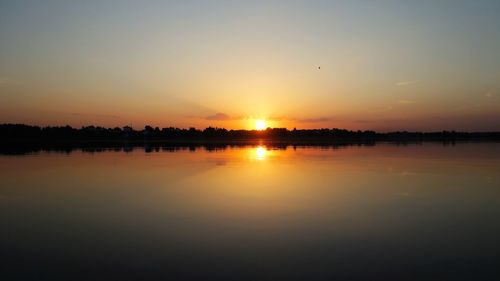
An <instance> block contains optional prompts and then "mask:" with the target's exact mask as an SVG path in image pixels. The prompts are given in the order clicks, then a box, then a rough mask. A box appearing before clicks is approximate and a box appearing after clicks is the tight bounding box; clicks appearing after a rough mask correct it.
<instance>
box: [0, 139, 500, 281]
mask: <svg viewBox="0 0 500 281" xmlns="http://www.w3.org/2000/svg"><path fill="white" fill-rule="evenodd" d="M0 179H1V182H0V223H1V231H0V259H1V260H0V261H1V265H0V266H1V271H0V279H1V280H500V144H498V143H497V144H495V143H483V144H473V143H468V144H457V145H454V146H442V145H439V144H424V145H408V146H395V145H389V144H381V145H376V146H373V147H357V146H354V147H344V148H337V149H333V148H314V147H309V148H296V149H294V148H293V147H288V148H286V149H273V148H271V147H265V146H260V147H255V146H254V147H244V148H241V147H240V148H228V149H224V150H216V151H207V150H204V149H197V150H195V151H190V150H189V149H186V150H177V151H174V152H172V151H162V150H160V151H158V152H155V151H152V152H150V153H147V152H146V151H144V150H143V149H135V150H133V151H132V152H128V153H126V152H123V151H120V152H113V151H105V152H99V153H88V152H82V151H73V152H71V153H69V154H66V153H57V152H52V153H50V152H41V153H36V154H29V155H20V156H7V155H4V156H0Z"/></svg>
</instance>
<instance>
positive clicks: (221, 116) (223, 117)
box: [205, 112, 231, 120]
mask: <svg viewBox="0 0 500 281" xmlns="http://www.w3.org/2000/svg"><path fill="white" fill-rule="evenodd" d="M205 119H206V120H230V119H231V116H229V115H227V114H224V113H221V112H217V113H215V114H214V115H210V116H207V117H205Z"/></svg>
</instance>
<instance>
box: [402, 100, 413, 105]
mask: <svg viewBox="0 0 500 281" xmlns="http://www.w3.org/2000/svg"><path fill="white" fill-rule="evenodd" d="M398 103H399V104H414V103H417V102H416V101H414V100H398Z"/></svg>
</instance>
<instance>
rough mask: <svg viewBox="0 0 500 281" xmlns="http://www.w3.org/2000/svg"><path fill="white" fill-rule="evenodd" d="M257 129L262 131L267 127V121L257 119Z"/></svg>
mask: <svg viewBox="0 0 500 281" xmlns="http://www.w3.org/2000/svg"><path fill="white" fill-rule="evenodd" d="M255 129H257V130H259V131H261V130H265V129H266V121H265V120H262V119H258V120H255Z"/></svg>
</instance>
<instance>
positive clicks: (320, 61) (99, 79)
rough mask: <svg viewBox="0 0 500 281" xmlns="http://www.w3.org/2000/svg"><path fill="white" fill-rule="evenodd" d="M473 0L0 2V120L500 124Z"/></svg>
mask: <svg viewBox="0 0 500 281" xmlns="http://www.w3.org/2000/svg"><path fill="white" fill-rule="evenodd" d="M470 2H472V1H470ZM470 2H469V1H467V2H465V1H464V2H457V1H441V2H439V3H435V1H418V3H404V1H402V2H398V3H392V4H389V3H388V2H385V1H381V2H379V3H375V2H373V3H372V2H370V3H365V2H360V3H358V2H355V1H352V2H351V1H330V2H328V3H324V2H317V1H307V2H302V1H290V2H286V3H282V2H278V1H263V2H259V1H256V2H252V3H248V2H243V1H242V2H239V1H234V2H232V3H233V4H232V5H227V3H223V2H218V1H213V2H210V3H207V2H205V1H201V2H197V1H182V2H169V3H160V2H151V3H148V4H144V3H141V2H136V3H135V2H131V3H123V2H121V1H116V2H115V1H107V2H106V3H102V2H101V1H85V2H84V3H78V4H74V5H73V4H71V5H69V4H64V3H60V2H52V1H47V2H44V3H43V4H42V3H40V2H39V1H33V2H29V1H28V2H23V3H18V2H17V1H11V2H10V1H2V3H1V4H0V42H2V44H0V123H28V124H37V125H66V124H69V125H72V126H77V127H79V126H82V125H89V124H95V125H101V126H124V125H130V124H132V126H133V127H136V128H141V127H143V126H144V125H146V124H150V125H152V126H160V127H166V126H177V127H191V126H194V127H198V128H204V127H207V126H218V127H226V128H230V129H238V128H244V129H253V128H254V126H255V120H256V119H265V120H267V125H268V126H270V127H287V128H294V127H297V128H324V127H328V128H332V127H340V128H348V129H355V130H357V129H374V130H381V131H388V130H468V131H485V130H500V122H495V121H496V120H500V118H499V117H500V56H499V55H498V50H499V49H500V29H498V26H499V25H500V19H499V17H498V12H499V11H500V4H498V2H497V1H478V2H476V1H474V3H470ZM479 2H480V3H479ZM478 3H479V4H478ZM319 67H321V69H319Z"/></svg>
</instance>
